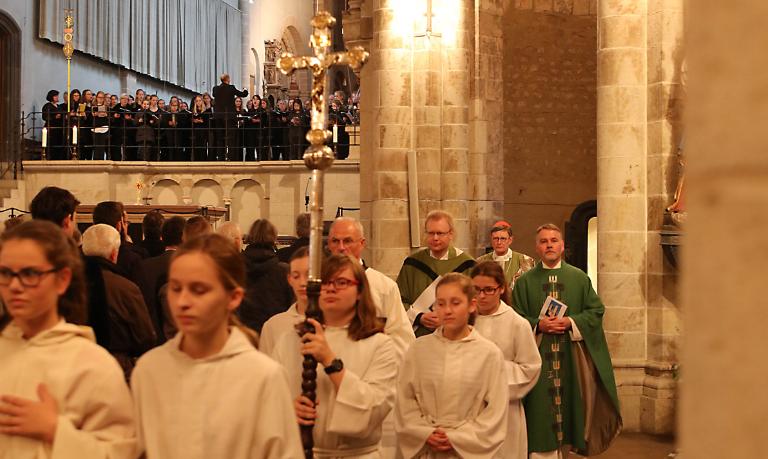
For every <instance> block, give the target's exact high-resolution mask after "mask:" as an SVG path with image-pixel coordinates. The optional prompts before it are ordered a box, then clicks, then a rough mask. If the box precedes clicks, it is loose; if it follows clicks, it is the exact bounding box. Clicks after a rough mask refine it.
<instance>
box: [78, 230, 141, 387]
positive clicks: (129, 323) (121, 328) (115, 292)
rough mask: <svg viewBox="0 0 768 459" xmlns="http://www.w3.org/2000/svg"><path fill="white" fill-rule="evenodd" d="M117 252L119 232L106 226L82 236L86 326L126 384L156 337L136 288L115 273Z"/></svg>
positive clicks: (117, 271)
mask: <svg viewBox="0 0 768 459" xmlns="http://www.w3.org/2000/svg"><path fill="white" fill-rule="evenodd" d="M119 249H120V233H118V231H117V230H116V229H115V228H114V227H112V226H110V225H106V224H97V225H93V226H91V227H89V228H88V229H87V230H85V232H84V233H83V254H84V255H85V257H84V261H85V278H86V282H87V293H88V316H89V325H91V327H93V330H94V333H95V334H96V341H97V342H98V343H99V344H100V345H101V346H102V347H104V348H105V349H107V350H108V351H109V352H110V353H111V354H112V355H113V356H114V357H115V359H117V361H118V362H119V363H120V366H121V367H122V368H123V371H124V373H125V377H126V381H128V380H130V374H131V371H132V370H133V367H134V366H135V364H136V360H137V359H138V358H139V357H140V356H141V354H143V353H144V352H145V351H147V350H149V349H150V348H151V347H152V346H154V344H155V341H156V337H155V331H154V328H153V327H152V322H151V320H150V318H149V313H148V311H147V307H146V305H145V304H144V298H143V297H142V295H141V291H140V290H139V287H137V286H136V284H134V283H133V282H131V281H130V280H128V279H126V278H125V277H123V276H122V275H120V274H118V273H119V272H120V271H119V269H118V267H117V265H116V264H115V263H116V262H117V254H118V251H119Z"/></svg>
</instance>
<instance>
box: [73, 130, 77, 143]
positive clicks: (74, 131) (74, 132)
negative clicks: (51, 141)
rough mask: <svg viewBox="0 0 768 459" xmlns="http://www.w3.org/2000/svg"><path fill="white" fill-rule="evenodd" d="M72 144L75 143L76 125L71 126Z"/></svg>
mask: <svg viewBox="0 0 768 459" xmlns="http://www.w3.org/2000/svg"><path fill="white" fill-rule="evenodd" d="M72 145H77V126H72Z"/></svg>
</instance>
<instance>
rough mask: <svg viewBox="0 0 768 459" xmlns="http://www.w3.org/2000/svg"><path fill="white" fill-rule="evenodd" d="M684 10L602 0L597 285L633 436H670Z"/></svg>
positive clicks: (674, 4) (666, 0)
mask: <svg viewBox="0 0 768 459" xmlns="http://www.w3.org/2000/svg"><path fill="white" fill-rule="evenodd" d="M681 3H682V2H681V1H679V0H660V1H656V2H645V1H641V0H621V1H616V0H600V2H599V4H598V5H599V7H598V83H597V100H598V105H597V107H598V110H597V126H598V130H597V157H598V160H597V161H598V163H597V164H598V168H597V169H598V194H597V196H598V238H599V244H598V277H599V294H600V296H601V298H602V300H603V302H604V303H605V306H606V314H605V317H604V328H605V332H606V338H607V340H608V345H609V347H610V350H611V357H612V359H613V363H614V368H615V372H616V378H617V383H618V385H619V398H620V400H621V404H622V415H623V417H624V424H625V428H626V429H627V430H642V431H645V432H651V433H669V432H672V430H673V419H674V377H673V376H674V369H675V367H676V362H677V356H676V350H675V348H676V343H677V340H678V334H679V332H678V324H677V314H678V311H677V308H676V305H675V302H676V294H675V293H676V275H675V273H674V269H673V268H672V267H671V266H670V265H669V264H668V263H667V262H665V260H664V257H663V251H662V248H661V245H660V237H659V232H660V230H661V226H662V224H663V217H664V215H663V212H664V208H665V207H666V206H667V205H668V204H669V203H670V194H671V193H670V190H674V186H675V183H674V180H673V178H672V172H674V171H675V170H676V168H675V166H674V165H675V154H676V150H677V149H676V145H677V143H678V141H679V137H680V122H679V116H678V115H677V114H676V112H677V111H678V110H679V105H680V104H679V102H678V97H679V96H678V94H679V92H678V91H677V88H678V86H679V72H678V71H677V69H679V65H680V61H681V60H682V56H681V49H682V44H681V35H682V4H681Z"/></svg>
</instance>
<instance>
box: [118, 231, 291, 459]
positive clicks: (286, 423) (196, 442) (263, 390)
mask: <svg viewBox="0 0 768 459" xmlns="http://www.w3.org/2000/svg"><path fill="white" fill-rule="evenodd" d="M244 283H245V267H244V265H243V261H242V258H241V257H240V254H239V253H238V252H237V250H236V249H235V246H234V245H233V244H232V242H231V241H230V240H228V239H227V238H225V237H224V236H221V235H218V234H208V235H205V236H200V237H197V238H194V239H192V240H190V241H188V242H186V243H185V244H184V245H182V246H181V247H180V248H179V250H177V251H176V253H175V254H174V256H173V259H172V261H171V266H170V271H169V274H168V304H169V308H170V310H171V314H172V316H173V319H174V321H175V322H176V325H177V327H178V330H179V332H178V333H177V334H176V336H175V337H174V338H173V339H171V340H169V341H168V342H166V343H165V344H164V345H162V346H160V347H158V348H155V349H153V350H152V351H150V352H148V353H147V354H145V355H144V356H143V357H142V358H141V359H139V361H138V363H137V365H136V368H135V370H134V372H133V377H132V380H131V388H132V390H133V395H134V402H135V404H136V413H137V417H138V420H139V440H140V442H141V445H142V446H143V447H144V448H145V449H146V456H147V459H207V458H213V457H221V458H227V459H253V458H285V459H294V458H300V457H302V451H301V441H300V440H299V429H298V426H297V425H296V420H295V417H294V415H293V405H292V404H291V397H290V394H289V393H288V389H287V387H286V380H285V372H284V371H283V369H282V368H281V367H280V365H279V364H278V363H276V362H274V361H273V360H272V359H270V358H269V357H267V356H266V355H264V354H262V353H260V352H258V351H257V350H256V348H255V347H254V346H253V342H252V341H249V339H253V336H251V335H250V334H249V332H250V331H249V330H247V329H241V328H240V327H239V324H236V323H235V321H234V319H233V316H232V313H233V312H234V310H235V309H236V308H237V307H238V306H239V304H240V301H241V300H242V298H243V288H242V285H244ZM243 330H245V331H243ZM250 333H252V332H250Z"/></svg>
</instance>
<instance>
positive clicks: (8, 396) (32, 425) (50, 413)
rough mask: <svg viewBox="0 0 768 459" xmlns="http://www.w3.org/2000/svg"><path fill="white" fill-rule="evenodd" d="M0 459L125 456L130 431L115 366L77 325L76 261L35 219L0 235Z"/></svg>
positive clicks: (126, 395)
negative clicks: (2, 313) (0, 310)
mask: <svg viewBox="0 0 768 459" xmlns="http://www.w3.org/2000/svg"><path fill="white" fill-rule="evenodd" d="M0 243H1V244H2V248H1V249H0V295H2V298H3V303H4V304H5V306H6V310H5V314H7V315H6V316H4V317H2V318H1V319H0V458H2V459H6V458H7V459H44V458H53V459H59V458H81V457H82V458H89V459H90V458H93V459H107V458H109V459H133V458H135V457H137V456H138V451H137V450H136V430H135V424H134V417H133V407H132V405H131V396H130V392H129V390H128V386H127V385H126V384H125V378H124V376H123V373H122V370H121V369H120V366H119V365H118V363H117V361H115V359H114V358H113V357H112V356H111V355H109V353H108V352H107V351H106V350H104V348H102V347H100V346H98V345H97V344H96V340H95V337H94V334H93V331H92V330H91V329H90V328H88V327H82V326H78V325H75V324H74V323H70V321H71V322H77V323H82V321H83V320H84V319H85V284H84V281H83V271H82V261H81V257H80V253H79V251H78V249H77V247H76V246H75V244H74V242H73V241H72V240H71V239H70V238H69V237H67V236H65V235H64V233H63V232H62V230H61V228H60V227H58V226H56V225H54V224H52V223H49V222H45V221H41V220H35V221H31V222H28V223H23V224H21V225H20V226H18V227H16V228H13V229H11V230H8V231H6V232H5V233H3V235H2V236H1V237H0Z"/></svg>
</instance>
